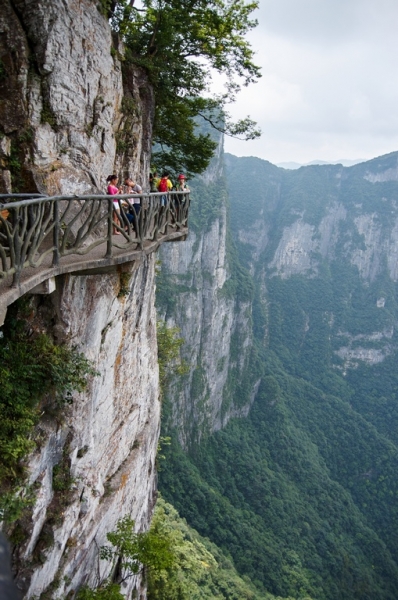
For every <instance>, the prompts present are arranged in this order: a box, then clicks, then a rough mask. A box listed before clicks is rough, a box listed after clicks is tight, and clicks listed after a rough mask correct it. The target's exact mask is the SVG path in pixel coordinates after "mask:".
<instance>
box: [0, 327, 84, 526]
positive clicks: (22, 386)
mask: <svg viewBox="0 0 398 600" xmlns="http://www.w3.org/2000/svg"><path fill="white" fill-rule="evenodd" d="M93 374H95V371H94V370H93V368H92V366H91V363H90V362H89V361H88V360H87V359H86V358H85V356H84V355H83V354H81V353H80V352H77V350H76V349H74V348H69V347H67V346H57V345H56V344H54V343H53V341H52V340H51V338H50V337H49V336H48V335H46V334H44V333H40V334H34V333H32V332H31V331H30V329H29V327H28V325H27V323H26V322H25V321H23V320H21V319H18V318H13V317H11V318H10V319H8V320H7V321H6V324H5V325H4V327H3V330H2V337H1V338H0V382H1V397H0V414H1V416H2V418H1V420H0V456H1V460H0V489H1V500H0V518H3V517H6V518H8V519H9V520H14V519H15V518H17V517H18V512H19V504H21V503H18V502H16V500H15V498H14V493H15V490H16V486H17V485H18V482H20V481H21V479H23V475H24V465H23V459H24V458H25V457H26V456H27V455H28V453H29V452H30V451H32V450H33V448H34V447H35V445H36V443H35V440H34V436H33V433H34V427H35V425H36V424H37V422H38V420H39V417H40V414H41V412H42V409H43V407H42V406H41V402H42V400H43V399H44V398H45V396H46V395H49V396H51V401H52V404H53V405H55V406H56V407H59V405H60V404H62V403H63V402H70V401H71V397H72V392H73V391H75V390H76V391H82V390H83V389H84V388H85V386H86V384H87V376H88V375H93ZM17 504H18V506H17ZM22 505H23V503H22Z"/></svg>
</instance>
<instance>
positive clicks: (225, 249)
mask: <svg viewBox="0 0 398 600" xmlns="http://www.w3.org/2000/svg"><path fill="white" fill-rule="evenodd" d="M193 187H194V189H193V193H192V198H193V200H192V202H193V204H192V205H191V217H192V221H191V222H194V223H195V221H196V222H197V223H198V225H197V227H196V228H194V229H193V230H192V228H191V231H190V235H189V238H188V240H187V241H186V242H185V243H184V244H175V245H166V246H163V247H162V249H161V253H160V258H161V271H162V277H164V278H165V279H166V280H167V285H166V286H165V289H164V290H163V288H162V285H161V283H160V286H159V287H160V290H159V295H158V311H159V314H160V316H161V317H163V318H166V321H167V322H168V324H170V325H177V326H178V327H179V328H180V335H181V337H182V338H183V339H184V345H183V347H182V357H183V359H184V360H185V361H186V363H187V365H189V368H190V370H189V374H188V375H187V376H186V377H184V378H180V379H179V382H177V383H176V384H175V385H173V386H172V389H171V390H170V397H171V398H172V403H171V412H172V415H171V423H172V424H173V426H175V427H176V430H177V432H178V436H179V439H180V441H181V443H182V444H183V445H184V446H186V447H187V446H189V445H190V444H191V443H192V442H193V441H195V440H196V441H197V440H199V439H200V438H201V436H202V434H203V433H209V432H212V431H216V430H218V429H220V428H222V427H223V426H225V425H226V423H227V422H228V420H229V419H230V418H231V417H232V416H243V415H246V414H247V412H248V410H249V408H250V404H251V402H252V400H253V397H254V394H255V391H256V389H257V387H258V381H255V380H252V379H250V378H249V380H245V381H246V384H247V387H246V388H245V390H240V389H239V382H241V381H242V380H243V378H244V375H245V373H246V372H247V368H248V364H249V361H250V356H251V341H252V333H251V304H250V302H249V301H247V300H242V299H239V297H234V295H233V293H230V288H229V286H230V285H231V283H232V280H233V278H234V277H233V272H232V265H231V261H232V254H231V247H230V243H229V241H228V232H227V197H226V191H225V187H224V181H223V153H222V143H221V142H220V145H219V152H218V154H217V156H216V157H215V158H214V160H213V162H212V164H211V165H210V167H209V169H208V170H207V172H206V173H205V174H204V176H203V177H201V178H199V180H198V181H196V182H195V183H194V185H193ZM200 211H202V212H201V213H200ZM199 213H200V214H199ZM209 213H210V214H211V215H212V218H211V221H210V222H207V221H208V216H209Z"/></svg>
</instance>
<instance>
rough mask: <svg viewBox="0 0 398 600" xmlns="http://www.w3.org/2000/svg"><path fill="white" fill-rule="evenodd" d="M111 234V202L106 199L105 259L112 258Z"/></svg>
mask: <svg viewBox="0 0 398 600" xmlns="http://www.w3.org/2000/svg"><path fill="white" fill-rule="evenodd" d="M112 232H113V200H112V198H109V199H108V234H107V240H106V255H105V258H110V257H111V256H112Z"/></svg>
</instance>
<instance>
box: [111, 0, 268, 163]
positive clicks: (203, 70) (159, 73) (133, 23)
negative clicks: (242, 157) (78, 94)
mask: <svg viewBox="0 0 398 600" xmlns="http://www.w3.org/2000/svg"><path fill="white" fill-rule="evenodd" d="M143 6H144V9H138V8H136V7H135V6H134V3H130V2H128V1H127V0H120V1H119V2H117V3H115V9H114V11H113V16H112V25H113V28H114V29H115V30H116V31H118V32H119V34H120V35H121V37H122V39H123V40H124V42H125V44H126V47H127V52H126V58H127V61H130V62H133V63H135V64H136V65H139V66H141V67H142V68H144V69H145V70H146V71H147V73H148V75H149V79H150V82H151V84H152V85H153V87H154V90H155V99H156V114H155V125H154V138H153V139H154V142H155V143H156V144H158V147H157V148H156V149H155V153H154V162H155V163H156V164H158V165H161V166H162V168H168V169H171V170H174V171H178V170H181V169H183V170H185V171H187V172H188V173H200V172H202V171H203V170H204V169H205V168H206V166H207V164H208V163H209V160H210V158H211V156H212V155H213V152H214V150H215V148H216V145H217V144H216V142H215V141H214V140H213V139H212V136H211V135H210V134H209V133H203V132H201V131H199V130H198V129H197V127H196V123H195V119H196V118H197V117H199V116H200V117H201V118H202V119H204V120H205V121H206V122H207V123H208V124H209V125H210V126H211V127H213V128H216V129H218V130H220V131H225V132H226V133H227V134H229V135H234V136H244V137H245V139H253V138H255V137H258V136H259V135H260V134H259V131H258V130H256V128H255V124H254V123H253V121H251V120H250V119H249V118H248V117H247V118H245V119H242V120H241V121H239V122H238V123H233V122H231V120H230V118H229V115H228V113H227V111H226V109H225V106H226V104H227V103H228V102H231V101H233V99H234V97H235V94H236V93H237V91H238V90H239V88H240V85H239V84H238V81H242V85H248V84H249V83H250V82H253V81H255V80H256V79H257V78H258V77H259V76H260V73H259V68H258V67H257V66H256V65H255V64H254V62H253V51H252V50H251V48H250V45H249V43H248V42H247V40H246V39H245V36H246V34H247V33H248V32H249V31H250V30H251V29H252V28H253V27H255V26H256V24H257V22H256V21H255V20H253V19H251V17H250V16H251V13H252V12H253V11H254V10H255V9H256V8H257V7H258V2H255V1H254V2H249V3H246V2H244V1H243V0H239V1H232V0H212V1H211V2H206V1H205V0H184V1H183V2H176V1H175V0H144V2H143ZM212 70H213V71H214V72H216V73H218V74H221V75H225V76H226V79H227V81H228V84H227V86H226V91H225V93H224V94H219V95H218V96H214V97H210V95H209V89H208V88H209V82H210V73H211V71H212Z"/></svg>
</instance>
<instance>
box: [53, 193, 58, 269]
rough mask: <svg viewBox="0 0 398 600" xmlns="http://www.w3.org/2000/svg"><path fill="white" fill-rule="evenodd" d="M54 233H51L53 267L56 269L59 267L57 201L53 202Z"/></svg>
mask: <svg viewBox="0 0 398 600" xmlns="http://www.w3.org/2000/svg"><path fill="white" fill-rule="evenodd" d="M53 210H54V215H53V216H54V232H53V243H54V250H53V267H58V265H59V206H58V200H55V201H54V207H53Z"/></svg>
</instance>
